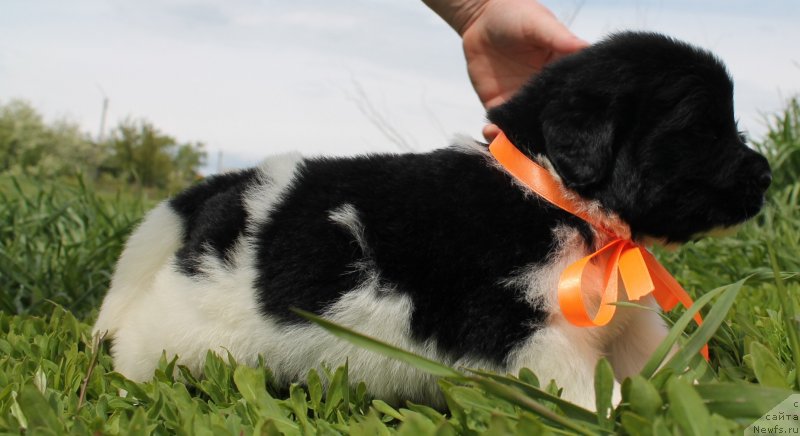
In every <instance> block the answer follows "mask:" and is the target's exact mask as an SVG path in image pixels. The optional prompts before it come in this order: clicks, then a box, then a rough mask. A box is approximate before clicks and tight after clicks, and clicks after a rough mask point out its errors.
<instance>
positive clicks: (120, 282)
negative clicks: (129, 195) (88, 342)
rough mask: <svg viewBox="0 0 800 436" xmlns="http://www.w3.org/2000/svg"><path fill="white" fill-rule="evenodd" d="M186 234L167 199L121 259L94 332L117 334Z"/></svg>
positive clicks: (131, 240) (130, 241)
mask: <svg viewBox="0 0 800 436" xmlns="http://www.w3.org/2000/svg"><path fill="white" fill-rule="evenodd" d="M182 234H183V230H182V226H181V220H180V217H179V216H178V215H177V214H176V213H175V212H174V211H173V210H172V209H171V208H170V207H169V204H168V203H167V202H162V203H161V204H159V205H158V206H156V208H155V209H153V210H151V211H150V212H149V213H148V214H147V215H146V216H145V218H144V220H143V221H142V223H141V224H139V227H138V228H136V230H135V231H134V232H133V234H132V235H131V237H130V238H129V239H128V242H127V243H126V244H125V249H124V250H123V251H122V255H121V256H120V258H119V261H117V266H116V270H115V271H114V277H113V279H112V280H111V288H110V289H109V290H108V294H106V297H105V299H104V300H103V305H102V306H101V308H100V315H99V316H98V318H97V322H96V323H95V325H94V328H93V330H92V334H95V335H96V334H102V333H104V332H108V335H109V336H108V337H109V338H110V337H112V336H113V335H114V333H115V332H116V331H117V328H118V326H119V322H120V320H121V319H123V318H124V317H125V315H126V313H127V312H128V310H130V306H131V305H132V304H133V303H134V302H135V300H137V299H138V298H139V297H140V296H141V295H142V294H143V293H146V292H147V291H148V290H149V289H150V288H151V287H152V285H153V281H154V280H155V277H156V274H158V272H159V271H160V270H161V269H163V268H164V265H166V264H167V263H168V261H169V259H171V258H172V256H173V254H174V253H175V251H176V250H177V249H178V248H179V247H180V244H181V236H182Z"/></svg>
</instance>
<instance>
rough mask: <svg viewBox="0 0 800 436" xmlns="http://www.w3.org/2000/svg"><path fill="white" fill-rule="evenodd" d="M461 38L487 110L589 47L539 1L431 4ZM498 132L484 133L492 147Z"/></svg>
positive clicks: (433, 1) (429, 0) (492, 128)
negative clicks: (549, 65) (551, 65)
mask: <svg viewBox="0 0 800 436" xmlns="http://www.w3.org/2000/svg"><path fill="white" fill-rule="evenodd" d="M426 3H428V5H429V6H431V8H433V9H434V10H435V11H436V12H437V13H438V14H439V15H440V16H442V18H444V19H445V21H447V22H448V23H449V24H450V25H451V26H452V27H453V28H454V29H455V30H456V31H457V32H458V33H459V34H460V35H461V37H462V40H463V47H464V56H465V57H466V60H467V72H468V73H469V77H470V80H471V81H472V86H473V87H474V88H475V92H477V94H478V97H479V98H480V100H481V103H483V106H484V107H485V108H486V109H489V108H492V107H494V106H497V105H499V104H501V103H503V102H504V101H506V100H507V99H508V98H509V97H511V95H512V94H514V93H515V92H516V91H517V89H519V87H520V86H522V85H523V84H524V83H525V82H526V81H528V79H530V77H531V76H532V75H533V74H534V73H536V72H537V71H539V70H541V69H542V67H544V66H545V65H546V64H547V63H548V62H551V61H553V60H556V59H558V58H560V57H562V56H565V55H567V54H570V53H572V52H575V51H577V50H580V49H581V48H583V47H585V46H587V45H588V43H587V42H586V41H583V40H581V39H580V38H578V37H577V36H575V35H573V34H572V32H570V31H569V29H567V27H566V26H565V25H564V24H562V23H561V22H560V21H559V20H558V18H556V17H555V15H553V13H552V12H551V11H550V10H549V9H547V8H546V7H545V6H543V5H541V4H540V3H538V2H537V1H535V0H472V1H469V0H468V1H462V2H454V1H452V0H426ZM498 132H499V129H498V128H497V126H494V125H489V126H486V127H484V129H483V135H484V136H485V137H486V139H487V140H489V141H491V140H492V139H493V138H494V136H496V135H497V133H498Z"/></svg>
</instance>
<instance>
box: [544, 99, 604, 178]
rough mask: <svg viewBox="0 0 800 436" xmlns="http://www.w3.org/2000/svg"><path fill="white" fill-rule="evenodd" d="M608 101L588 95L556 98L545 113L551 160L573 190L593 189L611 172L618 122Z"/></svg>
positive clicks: (547, 142)
mask: <svg viewBox="0 0 800 436" xmlns="http://www.w3.org/2000/svg"><path fill="white" fill-rule="evenodd" d="M605 100H606V99H604V98H602V97H598V96H586V95H582V96H572V97H562V98H556V99H553V100H551V101H550V102H548V103H547V104H546V106H545V107H544V108H543V110H542V112H541V115H540V122H541V128H542V136H543V138H544V142H545V144H544V145H545V150H546V154H547V157H548V159H550V162H551V163H552V164H553V166H554V167H555V169H556V171H557V172H558V174H559V175H560V176H561V178H562V179H563V181H564V183H565V184H566V186H567V187H569V188H573V189H581V188H589V187H591V186H592V185H595V184H597V183H599V182H601V181H603V179H604V178H605V177H606V176H607V175H608V174H609V173H610V171H611V167H612V165H613V159H614V156H613V155H614V147H613V143H614V133H615V124H616V123H615V122H614V116H613V113H614V111H613V108H612V107H611V105H609V104H608V102H607V101H605Z"/></svg>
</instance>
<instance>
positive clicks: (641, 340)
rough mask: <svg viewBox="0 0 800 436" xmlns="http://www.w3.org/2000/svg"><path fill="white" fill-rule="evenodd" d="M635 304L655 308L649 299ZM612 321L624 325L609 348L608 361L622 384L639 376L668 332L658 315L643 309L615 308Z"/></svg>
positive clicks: (655, 304) (650, 298)
mask: <svg viewBox="0 0 800 436" xmlns="http://www.w3.org/2000/svg"><path fill="white" fill-rule="evenodd" d="M636 303H638V304H641V305H643V306H646V307H650V308H653V309H656V308H657V307H658V305H657V303H656V301H655V298H653V296H652V295H648V296H646V297H644V298H642V299H641V300H639V301H637V302H636ZM616 317H617V318H618V319H621V320H624V323H623V324H622V326H621V330H620V332H619V334H618V335H617V337H616V338H615V339H614V340H613V341H612V342H611V343H610V344H609V347H608V359H609V361H610V362H611V366H612V367H613V368H614V374H615V375H616V377H617V380H624V379H625V378H626V377H630V376H632V375H635V374H638V373H639V372H641V370H642V368H643V367H644V364H645V363H647V361H648V360H649V359H650V356H652V355H653V352H654V351H655V350H656V348H657V347H658V346H659V344H661V342H662V341H663V340H664V338H665V337H667V333H669V330H668V329H667V326H666V324H665V323H664V320H663V319H661V316H660V315H659V313H658V312H654V311H651V310H647V309H639V308H634V307H618V308H617V314H616Z"/></svg>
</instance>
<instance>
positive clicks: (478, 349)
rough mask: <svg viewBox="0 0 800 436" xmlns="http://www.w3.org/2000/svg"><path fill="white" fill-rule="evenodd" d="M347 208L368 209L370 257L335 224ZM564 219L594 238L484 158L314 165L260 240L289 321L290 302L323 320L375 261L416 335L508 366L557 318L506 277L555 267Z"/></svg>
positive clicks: (269, 300) (263, 283)
mask: <svg viewBox="0 0 800 436" xmlns="http://www.w3.org/2000/svg"><path fill="white" fill-rule="evenodd" d="M343 204H351V205H353V206H354V207H355V209H356V210H357V211H358V214H359V219H360V221H361V223H362V224H363V226H364V230H365V237H366V245H367V246H368V247H369V249H370V253H363V252H361V251H360V250H359V248H358V246H357V244H355V241H354V240H353V237H352V236H351V235H350V234H349V233H348V232H346V231H345V230H344V229H342V228H341V227H339V226H336V225H334V224H333V223H331V221H330V220H329V219H328V214H329V213H330V211H331V210H333V209H335V208H337V207H339V206H341V205H343ZM559 224H563V225H569V226H573V227H580V228H582V229H583V231H584V234H586V235H587V237H588V238H591V236H590V235H591V232H590V231H589V229H588V227H587V226H586V224H585V223H583V222H582V221H580V220H579V219H577V218H575V217H573V216H572V215H569V214H567V213H565V212H563V211H561V210H558V209H556V208H554V207H550V206H547V205H543V204H542V203H541V202H540V201H539V200H538V199H536V198H532V197H530V196H528V197H527V198H526V196H525V194H524V193H523V192H522V191H521V190H519V189H517V188H515V187H514V186H512V185H511V181H510V179H509V177H508V176H507V175H506V174H504V173H503V172H501V171H498V170H497V169H496V168H493V167H490V166H489V165H488V164H487V162H486V159H485V158H484V157H482V156H479V155H474V154H465V153H464V152H462V151H456V150H452V149H445V150H438V151H434V152H431V153H427V154H407V155H391V156H389V155H379V156H369V157H358V158H352V159H317V160H309V161H306V163H305V164H304V166H303V169H302V170H301V171H300V173H299V175H298V177H297V179H296V181H295V182H294V183H293V186H292V187H291V189H290V190H289V191H288V192H287V193H286V195H285V200H284V201H283V203H282V204H281V205H280V206H279V207H278V208H277V209H276V211H275V213H274V214H273V215H272V219H271V220H270V222H269V224H267V225H266V226H264V228H263V229H262V231H261V232H260V233H259V235H258V237H259V244H258V255H257V259H258V262H259V265H258V270H259V272H260V274H261V275H260V277H259V280H258V289H259V291H260V292H261V301H262V309H263V311H264V312H265V313H267V314H269V315H272V316H274V317H277V318H279V319H282V320H284V322H299V319H297V318H295V317H294V316H293V315H292V314H291V313H290V312H289V310H288V309H289V308H290V307H299V308H301V309H305V310H309V311H312V312H318V313H319V312H321V311H323V310H324V309H325V307H326V306H327V305H329V304H331V303H333V302H334V301H336V300H337V299H338V298H339V297H340V296H341V295H342V294H343V293H345V292H348V291H350V290H352V289H353V288H355V287H356V285H358V284H359V283H360V282H361V281H362V280H364V277H362V276H360V275H359V274H358V273H357V272H354V271H353V268H352V265H353V264H355V263H356V262H358V261H360V260H361V259H362V258H364V257H365V256H368V257H369V258H370V259H369V261H370V267H372V268H374V269H375V270H376V271H377V272H378V273H379V275H380V277H381V279H383V280H385V282H386V283H387V284H390V285H391V286H392V287H393V288H394V289H393V290H391V291H388V292H401V293H404V294H406V295H409V296H410V297H411V299H412V301H413V305H414V309H413V313H412V320H411V327H412V334H413V335H414V337H415V338H416V339H418V340H425V339H429V338H435V339H436V341H437V344H438V345H439V346H440V347H441V348H442V349H444V350H445V351H448V352H450V353H452V354H453V355H458V356H460V355H464V354H467V353H470V354H472V355H477V356H482V357H486V358H490V359H495V360H497V361H502V360H503V359H504V357H505V356H506V355H507V353H508V351H509V350H510V349H511V347H512V346H513V345H515V344H516V343H517V341H519V340H521V339H523V338H525V337H527V336H528V335H529V334H530V332H531V330H530V329H531V328H534V327H535V326H536V325H537V324H539V323H541V322H543V321H544V319H545V317H546V316H547V313H545V312H544V311H543V310H541V309H540V308H536V307H531V306H530V305H529V304H527V303H525V302H523V301H522V296H521V295H520V294H521V290H514V289H509V288H507V287H504V286H501V285H500V284H499V283H498V281H499V280H500V279H502V278H506V277H508V276H510V275H511V274H512V273H513V272H514V271H515V270H517V269H519V268H522V267H524V266H526V265H528V264H531V263H536V262H545V261H546V260H547V255H548V252H549V251H550V250H551V249H552V248H553V242H554V241H553V235H552V229H553V228H554V227H555V226H557V225H559ZM501 313H502V316H498V315H499V314H501Z"/></svg>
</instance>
